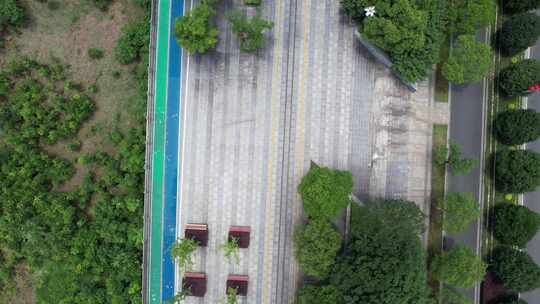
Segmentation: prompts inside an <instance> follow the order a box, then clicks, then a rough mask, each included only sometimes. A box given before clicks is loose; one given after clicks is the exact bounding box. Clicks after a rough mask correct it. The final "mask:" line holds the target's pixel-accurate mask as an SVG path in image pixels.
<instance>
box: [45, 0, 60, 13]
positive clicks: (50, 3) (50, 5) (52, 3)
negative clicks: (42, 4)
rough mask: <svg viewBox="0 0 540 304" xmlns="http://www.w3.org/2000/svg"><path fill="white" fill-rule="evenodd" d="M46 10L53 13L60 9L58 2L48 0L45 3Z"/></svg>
mask: <svg viewBox="0 0 540 304" xmlns="http://www.w3.org/2000/svg"><path fill="white" fill-rule="evenodd" d="M47 8H48V9H50V10H51V11H55V10H57V9H59V8H60V2H58V1H54V0H49V1H47Z"/></svg>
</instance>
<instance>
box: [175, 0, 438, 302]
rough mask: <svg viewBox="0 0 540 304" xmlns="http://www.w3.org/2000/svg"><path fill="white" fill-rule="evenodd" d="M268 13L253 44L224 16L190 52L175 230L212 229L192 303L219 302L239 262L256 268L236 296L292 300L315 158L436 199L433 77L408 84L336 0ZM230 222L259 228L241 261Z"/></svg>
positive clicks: (370, 190)
mask: <svg viewBox="0 0 540 304" xmlns="http://www.w3.org/2000/svg"><path fill="white" fill-rule="evenodd" d="M233 2H234V6H235V7H243V6H240V3H242V2H243V1H240V0H235V1H227V2H225V3H224V4H222V6H221V7H220V8H219V11H220V12H223V11H225V10H227V9H229V8H230V7H231V6H232V5H233ZM244 9H245V8H244ZM248 13H249V14H254V13H255V12H254V11H253V10H252V9H249V10H248ZM262 13H263V16H265V17H266V18H268V19H271V20H273V21H274V22H275V27H274V29H273V30H272V31H271V33H270V36H271V37H272V39H271V40H272V42H271V43H269V45H268V46H267V48H266V49H265V50H264V51H262V52H260V53H259V54H258V55H249V54H242V53H239V51H238V42H237V40H236V37H234V36H233V35H232V34H231V32H230V29H229V24H228V23H227V22H226V21H225V20H224V19H223V16H221V17H220V18H219V20H218V24H219V25H220V28H221V29H222V33H221V37H220V38H221V42H220V43H219V45H218V48H217V51H216V52H215V53H213V54H209V55H205V56H189V59H187V60H185V62H184V64H185V65H186V66H187V68H184V71H185V74H184V77H183V79H184V80H185V81H186V84H185V85H183V87H184V88H185V91H184V92H183V95H184V98H183V100H184V105H183V109H182V113H183V123H184V126H183V127H182V128H181V129H183V130H185V134H183V135H182V136H183V144H182V150H183V151H184V153H183V155H184V159H182V160H181V163H182V164H183V165H181V166H180V167H182V168H184V169H183V170H182V172H180V178H179V187H178V189H179V191H180V193H179V201H180V203H179V208H178V209H179V215H178V217H179V221H178V222H179V224H178V225H179V226H178V227H179V229H178V231H179V236H180V237H181V236H183V227H184V226H185V224H186V223H190V222H196V223H208V225H209V229H210V241H209V246H208V247H207V248H206V249H203V250H201V249H199V250H198V251H197V253H196V259H195V261H196V263H195V265H194V268H193V270H194V271H204V272H206V274H207V276H208V292H207V296H206V297H205V298H204V299H194V298H190V299H189V300H188V301H187V303H217V302H218V301H219V299H221V298H222V297H223V296H224V292H225V280H226V276H227V274H233V273H234V274H247V275H249V278H250V286H249V295H248V297H247V299H242V300H241V302H240V303H263V304H265V303H273V304H285V303H293V299H294V298H293V296H294V290H295V286H296V283H297V282H298V269H297V267H296V265H295V263H294V256H293V252H292V234H293V228H294V225H295V223H296V222H297V221H298V219H299V217H300V216H301V204H300V202H299V198H298V195H297V193H296V187H297V185H298V183H299V181H300V179H301V177H302V176H303V175H304V173H305V172H306V170H307V169H308V168H309V163H310V161H312V160H313V161H315V162H317V163H319V164H321V165H324V166H330V167H333V168H338V169H345V170H351V171H352V172H353V174H354V177H355V193H356V194H357V195H358V196H359V197H360V198H362V199H365V198H367V197H373V196H391V197H405V198H409V199H413V200H415V201H416V202H417V203H418V204H419V205H420V206H422V207H423V206H424V205H425V204H426V202H428V201H429V199H428V198H427V197H426V193H429V184H428V181H429V178H428V176H427V173H426V172H429V171H430V170H429V168H428V164H429V159H430V157H429V155H428V154H429V151H430V149H431V148H430V147H431V129H432V128H431V123H432V119H433V117H432V110H433V106H432V104H431V99H432V98H431V93H430V91H429V86H428V83H427V82H426V83H424V84H422V85H421V86H420V90H419V92H418V93H415V94H411V93H410V92H409V91H407V90H406V89H405V88H404V87H402V86H401V84H399V82H397V81H396V80H394V78H393V76H392V75H391V74H390V73H389V71H387V70H385V69H383V68H382V67H380V66H378V65H377V64H376V63H375V62H374V61H373V60H372V59H371V58H369V57H368V56H366V54H365V53H364V52H363V50H362V49H361V48H360V46H359V45H357V43H356V42H355V40H354V35H353V31H354V26H353V25H352V24H350V23H349V22H348V21H347V20H344V19H343V18H342V17H341V16H340V13H339V1H335V0H321V1H310V0H299V1H286V0H274V1H265V6H264V9H263V12H262ZM442 116H444V115H442ZM438 119H439V118H438ZM375 154H376V155H377V157H375ZM230 225H248V226H251V227H252V231H253V232H252V239H251V245H250V248H249V249H247V250H242V251H241V256H240V258H241V263H240V265H238V266H236V265H231V264H228V263H227V262H226V260H225V259H224V258H223V255H222V253H221V251H220V250H219V246H220V245H221V244H222V243H223V242H224V241H225V240H226V235H227V230H228V227H229V226H230ZM180 281H181V280H180V276H179V274H177V282H180ZM242 301H243V302H242Z"/></svg>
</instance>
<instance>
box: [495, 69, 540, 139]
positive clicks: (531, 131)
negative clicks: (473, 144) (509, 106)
mask: <svg viewBox="0 0 540 304" xmlns="http://www.w3.org/2000/svg"><path fill="white" fill-rule="evenodd" d="M539 72H540V71H539ZM494 127H495V128H494V129H495V135H497V139H498V140H499V141H500V142H502V143H504V144H507V145H521V144H524V143H527V142H530V141H534V140H536V139H537V138H539V137H540V113H536V111H534V110H532V109H526V110H522V109H520V110H509V111H505V112H502V113H500V114H499V115H497V118H496V119H495V121H494Z"/></svg>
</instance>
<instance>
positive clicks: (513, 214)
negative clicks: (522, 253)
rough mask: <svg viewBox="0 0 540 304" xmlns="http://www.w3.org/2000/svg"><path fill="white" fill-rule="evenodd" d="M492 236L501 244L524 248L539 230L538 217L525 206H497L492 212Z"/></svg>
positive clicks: (539, 219) (539, 217)
mask: <svg viewBox="0 0 540 304" xmlns="http://www.w3.org/2000/svg"><path fill="white" fill-rule="evenodd" d="M493 218H494V225H493V236H494V237H495V238H496V239H497V241H499V242H500V243H501V244H505V245H513V246H518V247H521V248H523V247H525V246H526V245H527V242H529V241H530V240H531V239H532V238H533V237H534V236H535V235H536V233H537V232H538V228H540V215H538V214H537V213H535V212H534V211H532V210H530V209H529V208H527V207H525V206H519V205H515V204H507V203H505V204H499V205H497V206H495V208H494V210H493Z"/></svg>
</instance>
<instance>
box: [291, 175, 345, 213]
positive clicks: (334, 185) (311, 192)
mask: <svg viewBox="0 0 540 304" xmlns="http://www.w3.org/2000/svg"><path fill="white" fill-rule="evenodd" d="M352 187H353V182H352V174H351V173H350V172H347V171H338V170H332V169H329V168H326V167H319V166H317V165H312V166H311V168H310V169H309V172H308V173H307V174H306V175H305V176H304V177H303V178H302V181H301V182H300V185H298V192H299V193H300V196H301V197H302V201H303V205H304V211H305V212H306V214H307V215H308V216H309V217H310V218H314V219H315V218H328V219H332V218H333V217H335V216H336V215H337V213H338V211H339V210H341V209H343V208H345V207H346V206H347V204H348V203H349V195H350V194H351V192H352Z"/></svg>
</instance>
